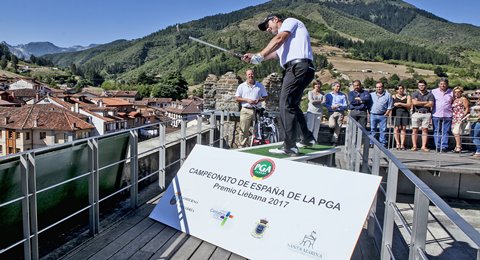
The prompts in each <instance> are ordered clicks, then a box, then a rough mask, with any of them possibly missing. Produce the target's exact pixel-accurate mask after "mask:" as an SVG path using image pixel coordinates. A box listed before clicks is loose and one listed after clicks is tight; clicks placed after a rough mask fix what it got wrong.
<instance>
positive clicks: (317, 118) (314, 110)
mask: <svg viewBox="0 0 480 260" xmlns="http://www.w3.org/2000/svg"><path fill="white" fill-rule="evenodd" d="M321 86H322V82H321V81H320V80H314V81H313V89H312V90H310V91H308V109H307V114H306V116H305V117H306V120H307V127H308V130H310V131H311V132H312V134H313V137H315V140H317V138H318V130H319V129H320V123H321V122H322V113H323V106H322V104H324V103H325V95H323V93H322V92H321V91H320V87H321Z"/></svg>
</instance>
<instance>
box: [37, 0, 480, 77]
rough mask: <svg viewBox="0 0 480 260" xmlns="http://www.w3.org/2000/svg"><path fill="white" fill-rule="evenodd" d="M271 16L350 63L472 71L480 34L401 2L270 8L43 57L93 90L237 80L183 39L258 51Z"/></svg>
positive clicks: (237, 66)
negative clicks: (141, 81)
mask: <svg viewBox="0 0 480 260" xmlns="http://www.w3.org/2000/svg"><path fill="white" fill-rule="evenodd" d="M272 12H276V13H281V14H283V15H285V16H293V17H297V18H299V19H301V20H302V21H304V22H305V23H306V25H307V27H308V29H309V31H310V34H311V36H312V38H314V39H315V42H316V43H317V44H326V43H328V44H331V45H337V46H341V47H345V48H348V49H350V52H351V53H352V55H353V56H354V58H359V59H365V60H387V59H400V60H406V61H414V62H421V63H432V64H439V65H441V64H455V65H462V64H463V65H462V66H467V65H469V66H478V65H476V64H473V65H472V62H471V61H469V60H468V58H466V57H463V56H462V55H463V53H464V52H465V51H474V52H479V51H480V28H479V27H476V26H472V25H465V24H454V23H450V22H448V21H446V20H444V19H442V18H440V17H437V16H435V15H433V14H431V13H428V12H426V11H423V10H419V9H416V8H414V7H413V6H411V5H409V4H406V3H405V2H403V1H400V0H349V1H340V0H338V1H335V0H288V1H287V0H273V1H270V2H267V3H265V4H261V5H258V6H253V7H247V8H244V9H241V10H238V11H235V12H232V13H228V14H219V15H214V16H208V17H205V18H202V19H199V20H195V21H191V22H188V23H184V24H179V25H178V30H177V27H176V26H175V25H172V26H170V27H167V28H165V29H163V30H160V31H158V32H155V33H152V34H150V35H148V36H145V37H143V38H140V39H136V40H131V41H126V40H119V41H115V42H112V43H109V44H104V45H101V46H98V47H95V48H91V49H88V50H85V51H81V52H75V53H64V54H55V55H47V56H45V57H47V58H48V59H51V60H52V61H53V62H54V64H56V65H57V66H61V67H69V66H72V64H75V67H76V69H77V72H79V73H82V74H83V75H84V76H85V78H86V79H87V80H90V81H94V80H95V83H96V84H98V83H101V81H102V80H104V79H113V80H115V81H117V82H118V81H120V82H131V83H135V81H136V80H137V79H138V76H139V75H145V74H146V75H149V76H162V75H166V74H168V73H170V72H174V71H180V72H181V73H182V75H183V76H184V77H185V79H186V80H187V81H188V82H189V83H190V84H192V83H198V82H202V81H203V80H204V79H205V77H206V76H207V74H209V73H212V74H217V75H219V74H223V73H225V72H227V71H232V70H233V71H237V72H238V71H241V70H244V69H245V68H246V67H247V66H248V64H244V63H242V62H239V61H238V59H237V58H235V57H233V56H230V55H228V54H225V53H222V52H221V51H218V50H215V49H212V48H209V47H206V46H202V45H199V44H198V43H195V42H192V41H190V40H189V39H188V36H194V37H197V38H200V39H203V40H205V41H208V42H211V43H213V44H217V45H219V46H222V47H225V48H227V49H232V50H234V51H236V52H240V53H245V52H255V51H259V50H260V48H261V47H263V46H264V45H265V44H266V43H267V42H268V40H269V39H270V38H271V36H270V35H268V34H267V33H265V32H260V31H259V30H258V29H257V27H256V25H257V24H258V22H259V21H261V20H262V19H263V18H264V17H265V15H266V14H267V13H272ZM316 61H317V66H326V61H325V57H322V56H317V57H316ZM465 64H467V65H465ZM256 70H257V74H258V76H259V77H262V76H265V75H267V74H269V73H271V72H273V71H279V66H278V65H277V64H276V61H268V62H264V63H262V65H261V66H258V67H257V68H256ZM98 79H100V80H98Z"/></svg>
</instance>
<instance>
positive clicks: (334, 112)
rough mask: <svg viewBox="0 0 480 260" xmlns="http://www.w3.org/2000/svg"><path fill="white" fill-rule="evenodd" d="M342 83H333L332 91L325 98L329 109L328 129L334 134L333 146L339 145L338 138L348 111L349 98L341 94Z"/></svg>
mask: <svg viewBox="0 0 480 260" xmlns="http://www.w3.org/2000/svg"><path fill="white" fill-rule="evenodd" d="M340 87H341V86H340V83H339V82H334V83H332V91H331V92H330V93H328V94H327V95H326V96H325V106H326V107H327V109H328V115H329V116H328V127H330V129H331V130H330V132H331V133H332V138H331V144H332V145H333V146H336V145H337V141H338V136H339V135H340V130H341V129H342V124H343V117H344V113H345V109H347V97H346V96H345V94H343V93H342V92H340Z"/></svg>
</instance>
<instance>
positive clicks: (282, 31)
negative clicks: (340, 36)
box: [242, 14, 315, 156]
mask: <svg viewBox="0 0 480 260" xmlns="http://www.w3.org/2000/svg"><path fill="white" fill-rule="evenodd" d="M258 28H259V29H260V30H261V31H267V32H270V33H272V34H273V35H274V37H273V38H272V39H271V40H270V42H269V43H268V44H267V46H266V47H265V48H264V49H263V50H262V51H260V52H259V53H257V54H253V53H247V54H245V55H244V56H243V58H242V59H243V60H244V61H245V62H249V63H252V64H259V63H261V62H262V61H263V60H268V59H279V61H280V66H282V68H283V83H282V90H281V93H280V120H281V127H282V128H283V130H284V131H283V132H284V133H285V136H284V143H283V145H282V146H281V147H279V148H277V149H270V150H269V152H271V153H276V154H286V155H291V156H294V155H298V153H299V152H298V147H304V146H311V145H313V144H314V143H315V138H314V137H313V135H312V133H311V132H310V131H309V130H308V128H307V124H306V121H305V118H304V116H303V112H302V110H301V109H300V101H301V99H302V96H303V90H304V89H305V87H306V86H308V84H310V82H311V81H312V80H313V78H314V73H315V69H314V67H313V63H312V61H313V53H312V47H311V45H310V35H309V34H308V31H307V28H306V27H305V24H303V23H302V22H301V21H299V20H297V19H295V18H287V19H285V20H283V19H282V17H281V16H280V15H278V14H270V15H268V16H267V17H266V18H265V19H264V20H263V22H261V23H260V24H259V25H258ZM297 125H299V126H300V130H301V131H302V139H301V141H300V143H298V144H296V143H295V142H296V140H297Z"/></svg>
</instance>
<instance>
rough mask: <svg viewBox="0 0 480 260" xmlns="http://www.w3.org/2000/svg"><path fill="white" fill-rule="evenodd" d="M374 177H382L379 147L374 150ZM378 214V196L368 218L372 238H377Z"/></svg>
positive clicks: (369, 232) (369, 233)
mask: <svg viewBox="0 0 480 260" xmlns="http://www.w3.org/2000/svg"><path fill="white" fill-rule="evenodd" d="M367 138H368V137H367ZM367 144H368V141H367V142H365V144H364V145H365V146H367ZM367 147H368V146H367ZM372 175H376V176H379V175H380V149H378V147H377V146H375V147H374V148H373V155H372ZM380 185H381V184H380ZM376 214H377V196H375V198H374V199H373V202H372V208H371V209H370V214H369V218H368V235H369V236H370V237H375V229H376V228H377V225H376V223H375V215H376Z"/></svg>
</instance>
